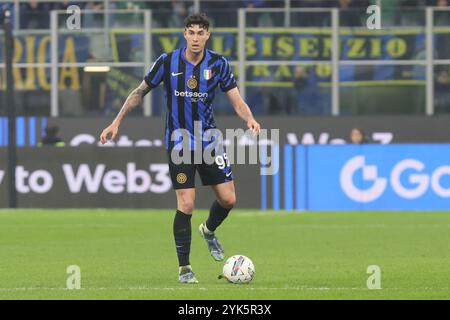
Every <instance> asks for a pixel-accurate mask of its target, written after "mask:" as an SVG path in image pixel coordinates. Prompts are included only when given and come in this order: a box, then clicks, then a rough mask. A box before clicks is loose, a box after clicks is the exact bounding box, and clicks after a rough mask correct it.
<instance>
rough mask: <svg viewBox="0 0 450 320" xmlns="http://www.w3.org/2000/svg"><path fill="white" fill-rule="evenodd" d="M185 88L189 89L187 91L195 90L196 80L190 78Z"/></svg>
mask: <svg viewBox="0 0 450 320" xmlns="http://www.w3.org/2000/svg"><path fill="white" fill-rule="evenodd" d="M187 86H188V87H189V89H195V88H197V80H196V79H195V78H190V79H189V80H188V82H187Z"/></svg>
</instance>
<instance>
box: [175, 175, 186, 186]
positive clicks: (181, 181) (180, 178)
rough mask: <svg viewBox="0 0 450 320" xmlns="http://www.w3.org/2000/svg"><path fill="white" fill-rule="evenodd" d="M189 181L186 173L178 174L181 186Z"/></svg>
mask: <svg viewBox="0 0 450 320" xmlns="http://www.w3.org/2000/svg"><path fill="white" fill-rule="evenodd" d="M186 181H187V176H186V174H184V173H179V174H177V182H178V183H179V184H183V183H185V182H186Z"/></svg>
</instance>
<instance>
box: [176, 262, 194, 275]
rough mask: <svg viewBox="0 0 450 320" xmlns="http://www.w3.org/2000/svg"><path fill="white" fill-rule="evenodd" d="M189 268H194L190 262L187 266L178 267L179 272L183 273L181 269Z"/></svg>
mask: <svg viewBox="0 0 450 320" xmlns="http://www.w3.org/2000/svg"><path fill="white" fill-rule="evenodd" d="M185 268H186V269H189V270H192V267H191V265H190V264H188V265H186V266H181V267H179V268H178V273H181V270H183V269H185Z"/></svg>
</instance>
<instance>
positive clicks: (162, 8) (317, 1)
mask: <svg viewBox="0 0 450 320" xmlns="http://www.w3.org/2000/svg"><path fill="white" fill-rule="evenodd" d="M377 3H381V4H382V10H383V17H384V20H387V21H390V22H392V24H394V25H411V24H414V25H416V24H421V23H423V18H421V17H418V16H417V15H415V14H412V13H411V14H405V11H408V10H411V9H412V10H414V8H417V7H424V6H440V7H447V6H449V5H450V1H449V0H389V1H381V2H380V1H378V0H291V1H290V6H291V7H292V8H331V7H337V8H340V10H341V25H342V26H349V27H353V26H360V25H362V23H363V20H362V19H361V17H362V14H364V13H365V10H364V8H367V7H368V6H369V5H371V4H377ZM70 5H78V6H79V7H80V8H81V9H86V10H92V12H93V13H95V12H100V11H101V10H103V9H105V2H104V1H89V2H80V1H58V2H51V1H48V2H46V1H39V0H29V1H27V2H20V5H19V13H18V16H19V21H20V23H19V27H20V29H48V28H49V23H50V22H49V21H50V19H49V12H50V11H51V10H65V9H67V7H68V6H70ZM285 5H286V2H285V1H284V0H229V1H221V0H215V1H212V0H200V6H201V11H203V12H206V13H207V14H208V15H209V16H210V18H211V19H212V20H213V24H214V25H215V26H219V27H220V26H234V25H236V23H237V21H236V20H237V18H236V17H237V15H236V14H232V13H233V12H234V13H236V10H237V9H238V8H283V7H285ZM9 6H10V9H11V10H14V6H13V5H12V4H9ZM108 6H109V9H121V10H123V9H125V10H135V9H152V10H156V11H158V12H159V14H158V15H157V16H156V17H155V19H154V26H157V27H180V26H182V24H183V20H184V17H185V16H186V15H187V14H190V13H192V12H193V11H194V10H195V9H194V1H183V0H161V1H158V0H156V1H155V0H152V1H142V0H141V1H108ZM3 9H4V8H3ZM0 10H2V8H0ZM224 13H227V14H224ZM96 20H97V21H96ZM100 20H101V18H98V19H95V18H94V19H88V22H87V23H89V24H91V25H93V26H95V23H96V22H97V23H98V22H99V21H100ZM299 20H302V23H301V25H297V26H308V25H312V24H314V25H315V26H320V23H326V21H323V22H320V21H319V22H317V19H316V17H315V16H314V18H310V19H307V18H306V17H304V16H302V18H301V19H299ZM313 20H314V21H313ZM277 23H278V21H276V17H273V16H269V17H267V16H262V17H259V18H258V19H257V20H256V21H254V22H253V24H257V25H266V26H267V25H268V26H271V25H274V24H277ZM250 24H252V22H251V23H250Z"/></svg>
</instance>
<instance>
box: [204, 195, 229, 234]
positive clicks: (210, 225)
mask: <svg viewBox="0 0 450 320" xmlns="http://www.w3.org/2000/svg"><path fill="white" fill-rule="evenodd" d="M231 209H232V208H230V209H226V208H223V207H222V206H221V205H220V204H219V202H218V201H217V200H215V201H214V203H213V204H212V206H211V209H210V210H209V216H208V220H206V229H208V230H205V231H210V233H213V232H214V231H216V229H217V227H218V226H220V224H221V223H222V222H223V221H224V220H225V219H226V218H227V217H228V213H229V212H230V211H231Z"/></svg>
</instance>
